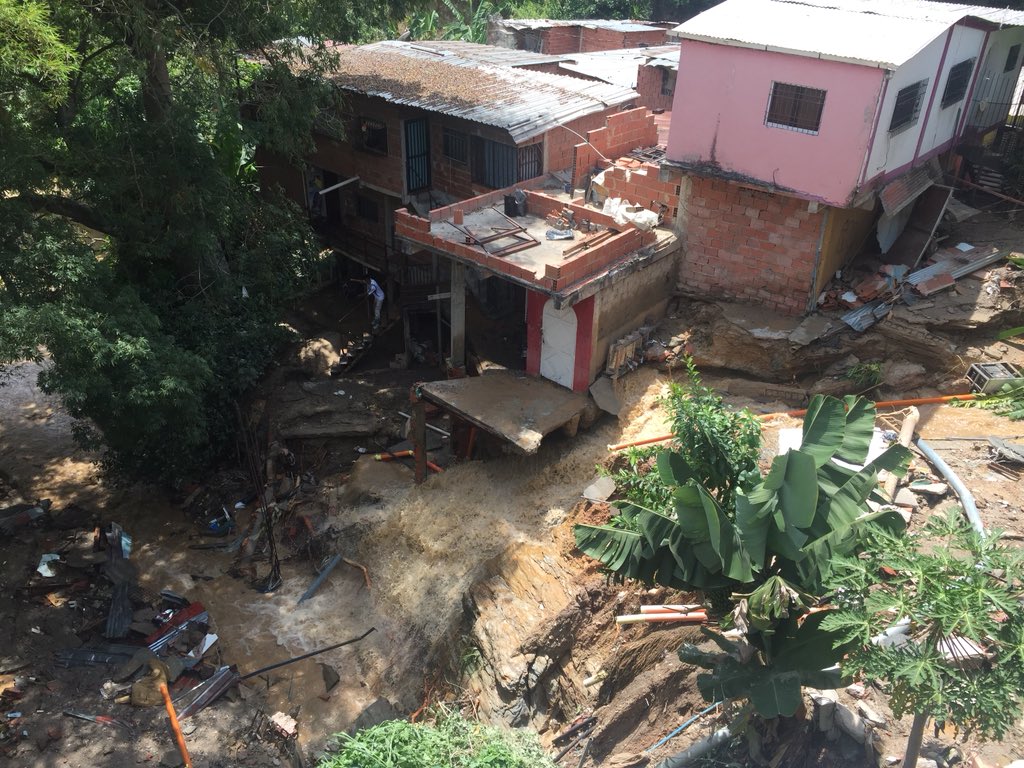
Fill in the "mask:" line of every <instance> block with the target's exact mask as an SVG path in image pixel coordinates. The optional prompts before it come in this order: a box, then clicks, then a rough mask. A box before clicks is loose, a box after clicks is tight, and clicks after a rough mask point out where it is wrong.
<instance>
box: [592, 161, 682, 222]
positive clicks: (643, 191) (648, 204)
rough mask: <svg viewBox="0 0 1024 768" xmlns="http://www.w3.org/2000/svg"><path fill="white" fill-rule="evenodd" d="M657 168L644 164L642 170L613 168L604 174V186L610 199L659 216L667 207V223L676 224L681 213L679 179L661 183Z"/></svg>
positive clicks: (665, 211)
mask: <svg viewBox="0 0 1024 768" xmlns="http://www.w3.org/2000/svg"><path fill="white" fill-rule="evenodd" d="M659 174H660V169H659V167H658V166H657V165H652V164H651V163H644V164H643V165H642V166H640V167H639V168H620V167H619V166H613V167H611V168H608V169H607V170H606V171H605V172H604V187H605V189H607V190H608V196H609V197H621V198H622V199H623V200H628V201H629V202H631V203H634V204H635V205H642V206H643V207H644V208H647V209H648V210H651V211H654V212H655V213H661V212H662V206H665V208H664V215H665V221H675V218H676V214H677V213H678V210H679V193H680V184H679V179H678V178H676V179H673V180H671V181H661V179H660V178H659Z"/></svg>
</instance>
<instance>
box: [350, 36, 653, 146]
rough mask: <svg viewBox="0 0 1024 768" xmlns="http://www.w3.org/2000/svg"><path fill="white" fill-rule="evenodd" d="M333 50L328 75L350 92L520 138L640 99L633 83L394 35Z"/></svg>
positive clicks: (519, 140)
mask: <svg viewBox="0 0 1024 768" xmlns="http://www.w3.org/2000/svg"><path fill="white" fill-rule="evenodd" d="M335 53H336V55H337V57H338V68H337V71H335V72H334V73H333V74H331V75H330V77H331V80H332V81H334V82H335V83H337V84H338V85H339V86H340V87H341V88H343V89H345V90H347V91H351V92H354V93H362V94H366V95H368V96H378V97H380V98H383V99H387V100H388V101H390V102H393V103H395V104H406V105H408V106H412V107H419V108H420V109H425V110H428V111H430V112H439V113H441V114H446V115H451V116H452V117H459V118H462V119H464V120H472V121H474V122H477V123H483V124H484V125H491V126H494V127H496V128H503V129H505V130H506V131H508V132H509V134H510V135H511V136H512V139H513V140H514V141H515V142H516V143H520V142H523V141H526V140H527V139H532V138H534V137H536V136H539V135H541V134H543V133H545V132H547V131H549V130H551V129H552V128H554V127H555V126H558V125H563V124H565V123H568V122H571V121H573V120H576V119H578V118H580V117H584V116H585V115H590V114H593V113H594V112H600V111H602V110H604V109H606V108H608V107H610V106H618V105H621V104H626V103H627V102H630V101H633V100H635V99H636V98H637V97H638V94H637V92H636V91H634V90H632V89H630V88H622V87H619V86H615V85H609V84H607V83H602V82H598V81H594V80H581V79H579V78H576V77H567V76H565V75H550V74H547V73H544V72H532V71H530V70H525V69H513V68H511V67H498V66H493V65H490V64H481V63H479V62H477V61H472V60H470V59H467V58H464V57H462V56H456V55H443V54H433V53H430V52H429V51H424V50H423V49H422V48H418V47H416V46H415V45H413V44H409V43H399V42H397V41H393V42H392V43H391V44H389V45H386V46H383V45H380V44H375V45H371V46H360V47H348V46H338V47H337V48H336V49H335Z"/></svg>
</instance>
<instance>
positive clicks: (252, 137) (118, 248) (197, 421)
mask: <svg viewBox="0 0 1024 768" xmlns="http://www.w3.org/2000/svg"><path fill="white" fill-rule="evenodd" d="M406 11H407V9H406V8H405V7H404V6H403V4H402V3H400V2H399V3H394V2H390V3H380V4H372V3H371V4H365V3H364V4H355V3H351V2H348V0H324V2H318V3H305V2H299V1H298V0H277V2H274V3H272V4H270V5H267V4H266V3H256V2H253V1H252V0H241V2H238V3H235V4H233V5H232V7H231V8H230V10H229V12H227V13H225V9H224V7H223V4H222V3H207V2H203V1H202V0H196V1H195V2H185V3H170V2H164V1H163V0H152V1H150V0H147V1H146V2H143V0H127V1H126V2H121V3H110V2H97V3H91V4H81V3H76V2H71V1H70V0H54V2H50V3H47V4H43V3H37V2H32V1H31V0H30V1H29V2H23V1H22V0H0V93H2V94H3V99H2V100H0V365H2V364H3V363H5V362H6V363H9V362H12V361H16V360H20V359H24V358H27V357H41V356H43V354H44V352H45V353H48V356H49V359H50V364H49V365H48V367H47V370H46V373H45V374H44V375H43V378H42V385H43V386H44V388H45V389H46V390H47V391H50V392H54V393H56V394H58V395H60V396H61V397H62V399H63V400H64V402H65V403H66V404H67V406H68V409H69V411H70V412H71V414H72V415H73V416H74V417H76V418H77V419H79V423H78V429H77V434H78V436H79V437H80V438H81V439H82V441H83V442H85V443H86V444H87V445H91V446H95V445H99V444H102V445H103V446H104V448H105V454H104V455H105V460H104V463H105V464H106V466H107V467H108V468H109V469H112V470H114V471H116V472H117V473H119V474H121V475H123V476H127V477H130V478H144V479H153V480H163V481H168V482H170V481H173V480H175V479H177V478H181V477H183V476H187V475H188V474H189V473H191V472H193V471H195V470H196V469H197V468H198V467H201V466H204V464H205V463H206V462H208V461H210V460H211V459H212V458H214V457H216V456H217V455H218V454H219V453H220V451H221V450H222V449H223V448H224V447H225V446H226V445H228V444H229V443H230V440H231V436H232V434H233V431H234V417H233V408H232V407H231V403H232V402H233V401H235V400H236V399H237V398H239V397H240V396H241V395H242V394H243V393H244V392H245V391H246V390H247V389H248V388H249V387H251V386H252V385H253V383H254V382H256V381H257V379H258V378H259V376H260V375H261V373H262V372H263V370H264V369H265V367H266V365H267V364H268V362H269V361H270V359H271V357H272V355H273V354H274V351H275V349H276V347H277V345H278V344H279V343H280V341H281V340H282V339H283V338H284V335H283V333H282V331H281V330H280V329H279V328H278V327H277V325H276V323H277V320H278V318H279V316H280V313H281V310H282V307H284V306H286V305H287V304H288V303H289V302H291V301H293V300H294V299H295V297H296V296H297V295H299V294H300V292H301V291H303V290H304V289H305V288H306V286H307V285H308V282H309V276H310V275H311V273H312V271H313V268H314V266H315V265H314V260H315V258H316V254H317V247H316V244H315V242H314V241H313V239H312V236H311V233H310V230H309V228H308V226H307V225H306V223H305V221H304V220H303V218H302V216H301V214H300V212H299V211H298V210H297V209H296V208H295V207H294V206H293V205H292V204H290V203H289V202H287V201H286V200H284V199H283V197H281V196H280V195H278V194H276V193H275V191H274V190H260V189H259V188H258V186H257V183H256V178H255V165H254V163H253V148H254V147H255V146H256V145H257V144H258V143H259V144H262V145H263V146H265V147H267V148H268V149H272V150H276V151H278V152H280V153H281V154H283V155H285V156H289V157H299V156H301V155H302V154H304V153H305V152H306V151H307V150H308V148H309V145H310V141H311V127H312V123H313V120H314V119H316V117H317V115H318V114H321V110H322V108H324V107H328V106H332V105H334V104H335V101H334V100H335V98H336V97H335V96H334V94H333V92H332V90H331V89H329V88H328V87H326V86H325V85H324V84H323V83H322V81H321V80H320V79H319V78H318V77H317V76H316V74H317V72H318V71H319V70H320V69H321V68H322V67H324V66H326V65H328V64H329V63H330V56H329V52H328V50H327V49H326V48H325V47H324V46H322V44H321V43H322V41H323V40H326V39H332V40H353V39H359V38H361V37H363V36H365V35H368V34H371V33H372V31H373V30H374V29H382V28H384V27H385V26H386V25H387V24H388V23H390V22H391V21H393V20H394V19H395V18H400V17H402V16H404V15H405V13H406ZM300 35H301V36H303V37H304V43H308V46H307V47H305V48H304V49H301V50H300V48H299V45H298V36H300ZM239 52H258V53H259V55H260V56H261V57H262V58H263V60H264V61H263V65H262V66H257V65H255V64H254V63H253V62H252V60H251V59H246V58H241V57H240V53H239ZM300 59H301V60H302V62H303V67H304V69H303V72H302V74H296V71H298V70H297V69H296V68H295V67H294V66H293V65H294V64H295V63H296V62H297V61H299V60H300ZM243 289H244V290H243ZM246 296H247V297H248V298H246Z"/></svg>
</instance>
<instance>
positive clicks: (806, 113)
mask: <svg viewBox="0 0 1024 768" xmlns="http://www.w3.org/2000/svg"><path fill="white" fill-rule="evenodd" d="M824 109H825V91H822V90H820V89H818V88H807V87H805V86H802V85H790V84H789V83H772V95H771V98H770V99H769V101H768V114H767V115H766V116H765V119H764V123H765V125H769V126H771V127H772V128H786V129H788V130H791V131H800V132H801V133H817V132H818V128H820V127H821V113H822V111H823V110H824Z"/></svg>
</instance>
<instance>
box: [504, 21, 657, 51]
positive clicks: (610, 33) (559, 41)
mask: <svg viewBox="0 0 1024 768" xmlns="http://www.w3.org/2000/svg"><path fill="white" fill-rule="evenodd" d="M666 41H667V30H666V29H665V27H660V26H656V25H654V24H648V23H645V22H638V21H616V20H614V19H574V20H566V19H500V18H499V19H494V20H492V21H491V22H489V23H488V25H487V42H488V43H489V44H490V45H497V46H501V47H504V48H516V49H518V50H521V51H533V52H535V53H546V54H552V55H557V54H565V53H587V52H590V51H611V50H616V49H620V48H640V47H645V46H649V45H664V44H665V42H666Z"/></svg>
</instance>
